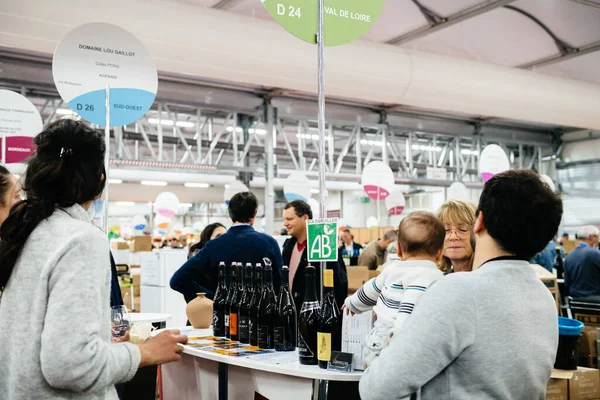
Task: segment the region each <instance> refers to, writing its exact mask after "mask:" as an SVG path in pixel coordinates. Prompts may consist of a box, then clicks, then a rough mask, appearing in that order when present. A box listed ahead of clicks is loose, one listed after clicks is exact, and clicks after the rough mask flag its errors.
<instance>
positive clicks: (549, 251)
mask: <svg viewBox="0 0 600 400" xmlns="http://www.w3.org/2000/svg"><path fill="white" fill-rule="evenodd" d="M557 248H558V249H560V255H561V257H562V258H564V257H565V249H563V247H562V246H561V245H559V244H558V243H556V242H555V241H554V240H551V241H550V242H549V243H548V244H547V245H546V247H544V250H542V251H540V252H539V253H537V254H536V255H535V256H533V258H532V259H531V260H529V263H530V264H538V265H541V266H542V267H544V268H546V269H547V270H548V271H550V272H552V269H553V268H554V264H555V263H556V249H557Z"/></svg>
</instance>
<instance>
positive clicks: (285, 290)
mask: <svg viewBox="0 0 600 400" xmlns="http://www.w3.org/2000/svg"><path fill="white" fill-rule="evenodd" d="M297 317H298V316H297V314H296V306H295V305H294V300H293V299H292V295H291V294H290V270H289V268H288V267H286V266H284V267H283V269H282V270H281V291H280V292H279V298H278V299H277V319H276V322H275V330H274V334H275V350H277V351H294V350H296V328H297V327H298V319H297Z"/></svg>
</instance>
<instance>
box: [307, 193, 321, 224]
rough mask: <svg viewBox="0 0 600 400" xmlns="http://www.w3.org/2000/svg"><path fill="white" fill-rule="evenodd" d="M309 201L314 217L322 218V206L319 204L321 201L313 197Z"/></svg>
mask: <svg viewBox="0 0 600 400" xmlns="http://www.w3.org/2000/svg"><path fill="white" fill-rule="evenodd" d="M307 203H308V205H309V206H310V209H311V210H312V214H313V219H319V218H321V207H320V206H319V202H318V201H317V200H315V199H313V198H312V197H311V198H310V199H308V201H307Z"/></svg>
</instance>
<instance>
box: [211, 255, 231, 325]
mask: <svg viewBox="0 0 600 400" xmlns="http://www.w3.org/2000/svg"><path fill="white" fill-rule="evenodd" d="M226 268H227V267H226V265H225V263H224V262H223V261H221V262H220V263H219V284H218V286H217V291H216V292H215V297H214V299H213V323H212V325H213V335H214V336H225V308H226V307H225V305H226V303H227V286H226V283H225V281H226V274H225V270H226Z"/></svg>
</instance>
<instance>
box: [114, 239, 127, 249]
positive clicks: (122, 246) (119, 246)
mask: <svg viewBox="0 0 600 400" xmlns="http://www.w3.org/2000/svg"><path fill="white" fill-rule="evenodd" d="M110 248H111V249H112V250H129V245H128V244H127V242H125V241H121V240H111V242H110Z"/></svg>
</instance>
